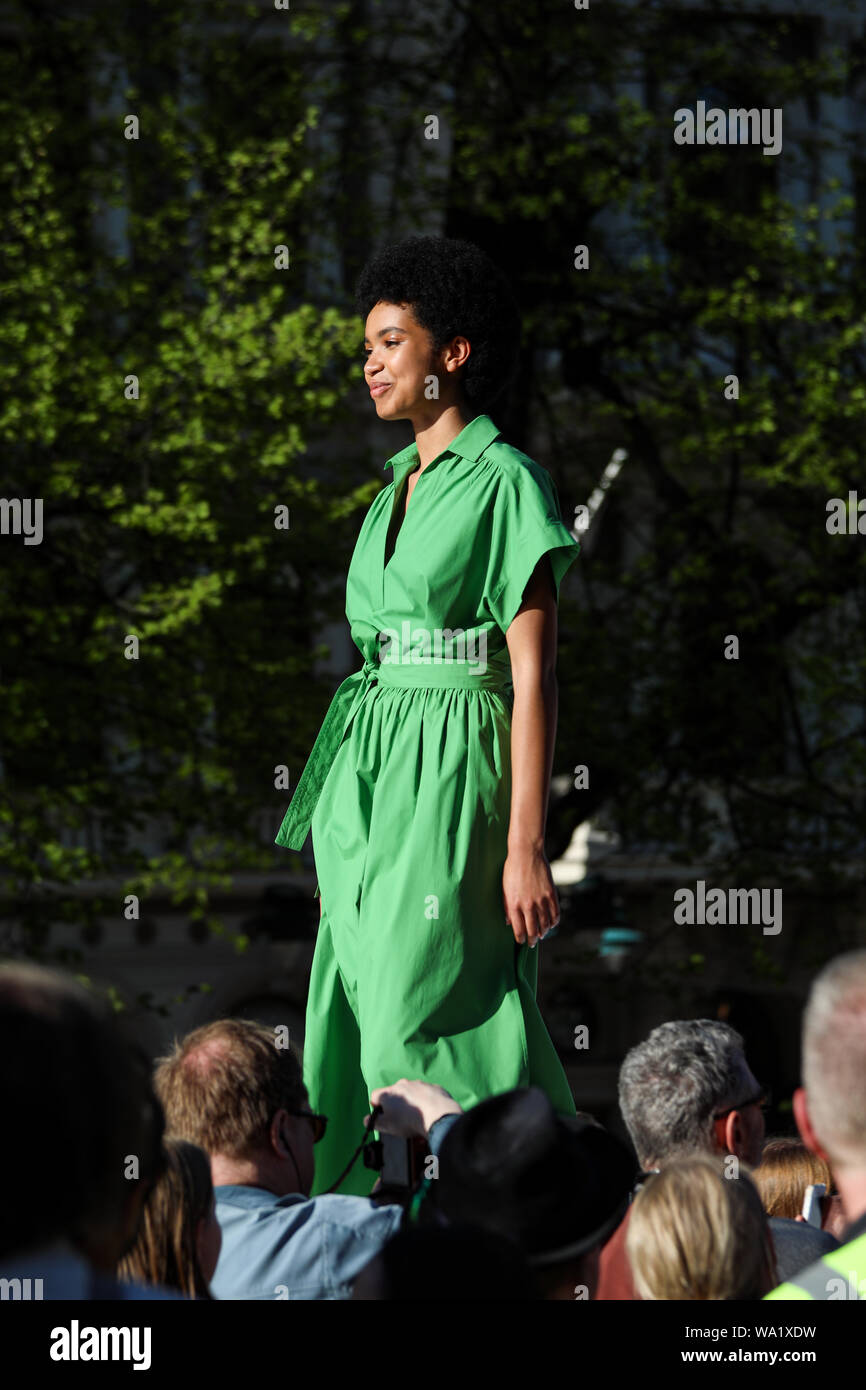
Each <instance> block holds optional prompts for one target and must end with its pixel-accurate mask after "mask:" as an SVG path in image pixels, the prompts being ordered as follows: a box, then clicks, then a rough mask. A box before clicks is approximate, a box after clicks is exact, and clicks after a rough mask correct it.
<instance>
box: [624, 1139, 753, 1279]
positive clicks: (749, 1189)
mask: <svg viewBox="0 0 866 1390" xmlns="http://www.w3.org/2000/svg"><path fill="white" fill-rule="evenodd" d="M729 1161H730V1160H725V1159H724V1158H722V1157H721V1156H718V1157H716V1156H712V1155H709V1154H696V1155H694V1156H693V1157H691V1158H684V1159H676V1160H673V1161H672V1162H671V1163H668V1164H666V1165H665V1166H664V1168H662V1170H661V1172H659V1173H657V1174H655V1175H654V1176H653V1177H652V1178H650V1179H649V1180H648V1182H646V1183H645V1184H644V1186H643V1187H642V1189H641V1191H640V1192H639V1193H638V1195H637V1197H636V1198H635V1200H634V1202H633V1204H632V1208H631V1215H630V1217H629V1223H628V1229H627V1231H626V1240H625V1244H626V1252H627V1254H628V1258H629V1262H630V1264H631V1269H632V1275H633V1277H634V1283H635V1288H636V1290H637V1292H638V1294H639V1295H640V1297H641V1298H644V1299H650V1300H670V1299H674V1300H676V1299H694V1300H700V1301H705V1302H718V1301H724V1300H726V1299H758V1298H761V1297H762V1296H763V1294H765V1293H768V1292H769V1290H770V1289H771V1288H774V1287H775V1285H776V1283H778V1279H777V1276H776V1261H775V1256H774V1254H773V1247H772V1241H771V1237H770V1232H769V1227H768V1226H767V1219H766V1217H765V1215H764V1209H763V1207H762V1206H761V1198H760V1196H759V1194H758V1189H757V1188H756V1186H755V1184H754V1182H753V1181H752V1179H751V1177H750V1176H749V1174H748V1171H747V1169H746V1165H745V1164H743V1163H742V1162H740V1164H739V1170H738V1171H739V1176H738V1177H736V1178H735V1177H730V1178H728V1177H726V1176H725V1173H726V1171H727V1164H728V1162H729Z"/></svg>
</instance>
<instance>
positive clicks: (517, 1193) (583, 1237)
mask: <svg viewBox="0 0 866 1390" xmlns="http://www.w3.org/2000/svg"><path fill="white" fill-rule="evenodd" d="M372 1099H373V1101H374V1103H376V1104H380V1105H382V1107H383V1112H382V1115H381V1117H380V1118H379V1119H377V1120H376V1121H375V1123H376V1124H377V1125H378V1126H379V1128H380V1129H381V1130H382V1131H383V1132H385V1133H390V1134H398V1135H403V1136H404V1137H408V1136H410V1135H412V1134H424V1135H425V1136H426V1137H427V1138H428V1142H429V1144H430V1148H431V1150H432V1151H433V1152H434V1153H435V1155H436V1165H435V1168H434V1169H433V1170H432V1172H431V1175H430V1176H429V1177H428V1178H427V1179H426V1180H425V1181H424V1183H423V1184H422V1186H421V1188H420V1190H419V1192H418V1194H417V1196H416V1200H415V1202H414V1204H413V1206H412V1209H411V1210H412V1215H413V1218H414V1220H415V1221H417V1223H418V1224H419V1225H423V1226H442V1227H454V1228H457V1229H463V1230H465V1229H466V1228H470V1227H473V1226H474V1227H478V1228H480V1229H481V1230H483V1231H487V1232H489V1233H490V1234H492V1235H495V1236H499V1237H502V1238H505V1239H506V1240H509V1241H511V1242H513V1244H514V1245H516V1246H518V1247H519V1248H520V1250H521V1251H522V1252H523V1254H524V1255H525V1256H526V1259H527V1261H528V1263H529V1266H530V1269H531V1270H532V1272H533V1274H534V1276H535V1280H536V1282H537V1284H538V1285H539V1288H540V1291H541V1293H542V1295H543V1297H545V1298H548V1299H590V1298H592V1297H594V1293H595V1287H596V1283H597V1278H598V1257H599V1252H600V1250H601V1246H602V1245H603V1244H604V1242H605V1241H606V1240H607V1239H608V1237H609V1236H610V1235H611V1234H612V1232H613V1231H614V1230H615V1229H616V1227H617V1226H618V1225H619V1223H620V1221H621V1220H622V1218H623V1216H624V1215H625V1211H626V1208H627V1207H628V1203H629V1198H630V1196H631V1192H632V1189H633V1185H634V1179H635V1175H636V1172H637V1165H636V1163H635V1160H634V1158H633V1157H632V1155H631V1153H630V1152H629V1150H628V1149H627V1147H626V1146H625V1144H623V1143H622V1142H621V1140H619V1139H617V1138H616V1137H615V1136H614V1135H612V1134H609V1133H608V1132H607V1131H606V1130H605V1129H603V1128H602V1126H601V1125H599V1124H598V1123H597V1122H596V1121H595V1120H593V1119H592V1118H589V1117H585V1116H580V1115H573V1116H562V1115H558V1114H557V1113H556V1111H555V1110H554V1108H553V1106H552V1105H551V1103H550V1101H549V1099H548V1098H547V1096H546V1095H545V1094H544V1092H543V1091H541V1090H540V1089H539V1088H538V1087H536V1086H531V1087H528V1088H526V1089H522V1090H513V1091H508V1092H505V1093H504V1094H502V1095H496V1096H491V1097H490V1098H489V1099H488V1100H484V1101H481V1102H480V1103H479V1104H478V1105H476V1106H473V1108H472V1109H471V1110H467V1111H464V1112H462V1113H460V1112H459V1110H458V1107H457V1106H456V1105H455V1103H454V1102H453V1100H452V1099H451V1098H450V1097H447V1096H446V1095H445V1093H444V1092H443V1091H441V1090H440V1088H438V1087H431V1086H428V1085H425V1084H424V1083H423V1082H417V1081H406V1080H401V1081H399V1082H398V1083H397V1084H396V1085H395V1086H393V1087H386V1088H383V1089H382V1090H377V1091H376V1092H374V1095H373V1097H372ZM502 1297H504V1298H507V1297H508V1293H507V1291H505V1290H503V1292H502Z"/></svg>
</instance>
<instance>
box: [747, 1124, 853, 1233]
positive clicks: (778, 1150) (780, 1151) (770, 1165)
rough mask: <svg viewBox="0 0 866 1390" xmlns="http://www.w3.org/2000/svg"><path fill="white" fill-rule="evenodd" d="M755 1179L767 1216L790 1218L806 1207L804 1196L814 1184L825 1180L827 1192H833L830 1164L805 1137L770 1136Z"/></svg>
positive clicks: (793, 1218)
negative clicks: (812, 1149)
mask: <svg viewBox="0 0 866 1390" xmlns="http://www.w3.org/2000/svg"><path fill="white" fill-rule="evenodd" d="M754 1178H755V1182H756V1183H757V1186H758V1191H759V1192H760V1194H761V1201H762V1202H763V1203H764V1211H765V1212H766V1213H767V1215H768V1216H786V1217H787V1218H788V1219H789V1220H791V1221H793V1220H795V1219H796V1217H798V1216H799V1215H800V1212H801V1211H802V1210H803V1197H804V1196H805V1192H806V1188H807V1187H809V1186H811V1184H812V1183H816V1182H822V1183H823V1184H824V1186H825V1187H826V1189H827V1192H828V1193H830V1192H832V1191H833V1175H832V1173H831V1172H830V1166H829V1164H827V1163H825V1161H824V1159H823V1158H819V1157H818V1155H817V1154H813V1153H812V1152H811V1150H810V1149H807V1148H806V1145H805V1144H804V1143H803V1141H802V1139H768V1140H767V1142H766V1144H765V1145H764V1149H763V1152H762V1154H761V1166H760V1168H756V1169H755V1174H754Z"/></svg>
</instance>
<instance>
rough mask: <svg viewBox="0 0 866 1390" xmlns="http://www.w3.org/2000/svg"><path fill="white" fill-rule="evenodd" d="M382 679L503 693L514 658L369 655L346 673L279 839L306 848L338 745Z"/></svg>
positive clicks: (430, 687)
mask: <svg viewBox="0 0 866 1390" xmlns="http://www.w3.org/2000/svg"><path fill="white" fill-rule="evenodd" d="M377 685H387V686H399V687H404V688H407V689H408V688H411V689H416V690H443V689H448V690H452V689H453V690H494V691H500V692H503V693H504V692H505V691H507V690H510V689H511V663H510V661H508V659H507V657H506V658H502V657H499V658H498V659H496V660H492V661H488V662H487V663H486V666H485V668H484V669H483V670H481V671H478V670H476V669H473V663H471V662H464V661H442V662H435V663H433V662H431V663H411V664H410V663H408V662H407V663H405V664H404V663H403V662H396V661H395V662H385V663H383V664H381V665H380V663H379V662H378V661H365V662H364V665H363V666H362V668H361V670H360V671H355V672H354V673H353V674H352V675H351V676H347V677H346V679H345V680H344V681H343V683H342V684H341V685H339V686H338V687H337V690H336V692H335V694H334V698H333V699H332V701H331V703H330V705H329V707H328V712H327V714H326V715H325V718H324V720H323V722H322V727H321V729H320V730H319V732H318V735H317V737H316V741H315V743H314V744H313V749H312V752H311V753H310V756H309V758H308V759H307V765H306V767H305V768H304V770H303V772H302V773H301V779H300V781H299V782H298V785H297V786H296V788H295V792H294V796H293V797H292V800H291V802H290V803H289V808H288V810H287V811H286V814H285V816H284V817H283V823H282V825H281V826H280V829H279V831H278V833H277V837H276V841H275V843H276V844H278V845H283V846H284V847H285V848H286V849H296V850H300V849H302V848H303V845H304V841H305V840H306V838H307V835H308V834H309V830H310V823H311V821H312V819H313V812H314V811H315V809H316V803H317V802H318V800H319V796H320V795H321V791H322V787H323V786H324V784H325V778H326V777H327V775H328V772H329V771H330V768H331V764H332V763H333V761H334V758H335V757H336V754H337V749H338V748H339V747H340V744H341V743H342V742H343V739H344V738H345V736H346V733H347V732H348V729H349V726H350V725H351V723H352V720H353V719H354V718H355V715H356V714H357V713H358V710H359V709H360V707H361V705H362V703H363V701H364V700H365V699H366V698H367V696H368V694H369V693H370V691H371V690H375V688H376V686H377Z"/></svg>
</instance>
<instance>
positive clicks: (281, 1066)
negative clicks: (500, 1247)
mask: <svg viewBox="0 0 866 1390" xmlns="http://www.w3.org/2000/svg"><path fill="white" fill-rule="evenodd" d="M275 1031H278V1030H274V1029H268V1028H266V1027H264V1026H262V1025H260V1024H257V1023H250V1022H247V1021H246V1020H243V1019H235V1018H226V1019H219V1020H217V1021H216V1022H214V1023H209V1024H206V1025H205V1026H204V1027H202V1028H197V1029H196V1030H195V1031H194V1032H192V1033H190V1034H188V1036H187V1037H186V1038H184V1039H182V1040H181V1041H180V1042H178V1043H175V1046H174V1050H173V1052H172V1054H171V1055H170V1056H169V1057H166V1058H164V1059H163V1060H162V1061H161V1062H160V1064H159V1066H158V1068H157V1071H156V1076H155V1085H156V1090H157V1093H158V1094H159V1098H160V1100H161V1101H162V1104H163V1108H164V1110H165V1119H166V1129H167V1131H169V1132H170V1133H172V1134H174V1135H176V1136H177V1137H178V1138H181V1139H186V1140H188V1141H189V1142H190V1143H193V1144H198V1146H199V1147H200V1148H202V1149H204V1151H205V1153H206V1154H208V1156H209V1158H210V1162H211V1174H212V1177H213V1184H214V1190H215V1197H216V1213H217V1220H218V1222H219V1225H220V1230H221V1232H222V1248H221V1251H220V1257H219V1262H218V1264H217V1268H216V1273H215V1274H214V1277H213V1279H212V1280H211V1291H212V1293H213V1294H214V1297H215V1298H219V1299H225V1298H228V1299H259V1300H264V1299H274V1300H280V1299H348V1298H350V1297H351V1294H352V1283H353V1281H354V1279H355V1278H356V1276H357V1275H358V1274H359V1273H360V1271H361V1270H362V1269H363V1268H364V1266H365V1265H366V1264H368V1262H369V1261H370V1260H371V1259H372V1258H373V1256H374V1255H376V1254H378V1252H379V1250H380V1249H381V1248H382V1246H383V1245H385V1243H386V1242H387V1241H388V1240H389V1239H390V1237H391V1236H392V1235H394V1234H395V1233H396V1232H397V1231H398V1230H399V1228H400V1223H401V1218H402V1208H401V1207H400V1206H398V1205H394V1204H390V1205H383V1206H378V1207H377V1206H375V1205H374V1204H373V1202H372V1201H371V1200H370V1198H369V1197H354V1196H344V1195H341V1194H339V1193H323V1194H321V1195H318V1196H316V1197H311V1196H310V1191H311V1188H312V1185H313V1177H314V1167H315V1165H314V1152H313V1150H314V1145H315V1144H316V1143H317V1141H318V1140H319V1139H321V1137H322V1135H323V1134H324V1132H325V1126H326V1124H327V1120H326V1117H325V1116H324V1115H316V1114H314V1113H313V1111H312V1110H311V1108H310V1105H309V1102H308V1099H307V1092H306V1088H305V1086H304V1083H303V1078H302V1073H301V1065H300V1062H299V1060H298V1057H297V1056H296V1055H295V1053H294V1052H293V1051H292V1050H291V1049H290V1048H287V1047H281V1046H279V1045H278V1039H277V1038H276V1037H275ZM457 1108H458V1109H459V1107H457ZM363 1120H364V1116H363V1115H359V1116H358V1131H359V1132H358V1142H359V1143H360V1142H361V1140H362V1138H363V1135H364V1128H363ZM431 1142H432V1141H431ZM351 1157H352V1155H351V1154H347V1155H346V1160H347V1162H348V1161H349V1159H351ZM358 1162H359V1163H360V1162H361V1159H360V1158H359V1159H358Z"/></svg>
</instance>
